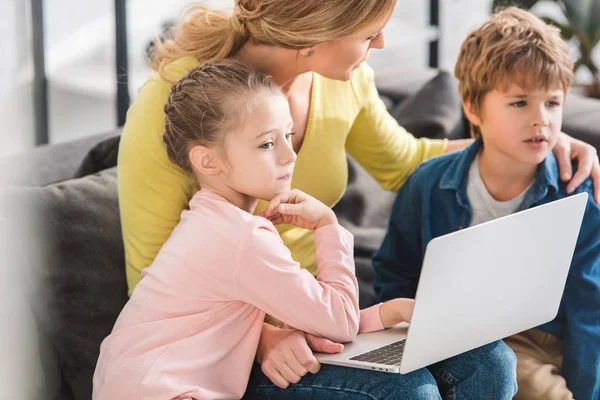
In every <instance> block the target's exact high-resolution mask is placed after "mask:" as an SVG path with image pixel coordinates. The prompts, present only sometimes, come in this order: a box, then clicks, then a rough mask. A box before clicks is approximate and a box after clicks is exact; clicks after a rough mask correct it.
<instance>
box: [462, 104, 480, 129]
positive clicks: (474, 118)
mask: <svg viewBox="0 0 600 400" xmlns="http://www.w3.org/2000/svg"><path fill="white" fill-rule="evenodd" d="M463 110H464V112H465V116H466V117H467V119H468V120H469V122H470V123H471V125H474V126H479V125H481V117H479V115H478V114H477V112H475V108H473V103H471V101H469V100H464V101H463Z"/></svg>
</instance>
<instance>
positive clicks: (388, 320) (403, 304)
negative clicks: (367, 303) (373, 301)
mask: <svg viewBox="0 0 600 400" xmlns="http://www.w3.org/2000/svg"><path fill="white" fill-rule="evenodd" d="M414 308H415V301H414V300H413V299H404V298H399V299H392V300H388V301H386V302H385V303H383V304H382V305H380V306H379V316H380V317H381V322H382V324H383V327H384V328H391V327H392V326H394V325H397V324H399V323H400V322H410V320H411V319H412V313H413V309H414Z"/></svg>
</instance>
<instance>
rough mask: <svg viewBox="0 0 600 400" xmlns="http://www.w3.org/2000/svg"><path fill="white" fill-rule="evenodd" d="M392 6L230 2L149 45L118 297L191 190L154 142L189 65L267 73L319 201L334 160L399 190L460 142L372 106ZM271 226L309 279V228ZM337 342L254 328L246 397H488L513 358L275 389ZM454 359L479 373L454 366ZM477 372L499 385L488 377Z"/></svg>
mask: <svg viewBox="0 0 600 400" xmlns="http://www.w3.org/2000/svg"><path fill="white" fill-rule="evenodd" d="M395 3H396V1H395V0H344V1H327V2H324V1H321V0H303V1H292V0H289V1H285V0H237V1H236V6H235V9H234V11H233V13H232V14H230V13H227V12H217V11H209V10H207V9H206V8H205V7H202V6H196V7H192V8H190V9H189V10H188V11H187V12H186V13H185V14H184V15H183V17H182V19H181V22H180V24H179V26H178V29H177V30H176V32H175V37H174V39H173V40H168V41H166V42H165V43H164V44H162V45H160V44H159V45H158V46H157V54H156V57H155V59H154V67H155V69H156V70H157V71H158V74H157V76H154V77H152V78H150V79H149V80H148V81H147V82H146V84H145V85H144V86H143V87H142V89H141V90H140V92H139V95H138V97H137V99H136V100H135V102H134V103H133V105H132V106H131V108H130V110H129V113H128V117H127V123H126V126H125V129H124V132H123V137H122V140H121V148H120V152H119V167H118V168H119V171H118V172H119V202H120V207H121V218H122V227H123V237H124V242H125V251H126V263H127V278H128V284H129V288H130V291H131V290H133V288H134V286H135V285H136V284H137V282H138V281H139V279H140V273H141V270H142V269H144V268H145V267H147V266H149V265H150V264H151V263H152V261H153V259H154V257H155V255H156V253H157V252H158V250H159V249H160V247H161V246H162V245H163V243H164V242H165V241H166V239H167V238H168V237H169V235H170V233H171V231H172V230H173V228H174V226H175V225H176V224H177V222H178V221H179V217H180V214H181V211H182V210H183V209H184V208H185V207H186V204H187V203H188V202H189V199H190V198H191V197H192V195H193V194H194V192H195V188H194V186H193V185H192V184H191V182H190V181H189V180H188V178H187V177H186V175H185V173H184V172H183V171H182V170H180V169H178V168H176V167H174V166H173V165H171V163H170V162H169V160H168V158H167V155H166V152H165V149H164V147H163V145H162V141H161V137H162V134H163V132H164V119H165V115H164V112H163V109H164V105H165V104H166V102H167V98H168V95H169V93H170V87H171V84H172V83H174V82H175V81H177V80H178V79H179V78H180V77H182V76H183V75H185V74H186V73H187V72H188V71H189V70H190V69H192V68H193V67H195V66H198V65H200V64H201V63H205V62H209V61H216V60H219V59H223V58H227V57H233V58H236V59H238V60H240V61H242V62H243V63H245V64H247V65H249V66H250V67H252V68H254V69H257V70H259V71H261V72H263V73H265V74H268V75H271V76H272V77H273V79H274V80H275V82H276V83H277V84H279V86H280V87H281V88H282V89H283V90H284V92H285V93H286V96H287V98H288V101H289V103H290V111H291V114H292V119H293V122H294V128H293V131H294V132H295V135H294V150H295V151H296V152H297V153H298V159H297V161H296V168H295V173H294V179H293V181H292V187H294V188H298V189H300V190H303V191H305V192H307V193H308V194H310V195H312V196H313V197H316V198H318V199H319V200H321V201H322V202H324V203H325V204H327V205H329V206H333V205H334V204H335V203H336V202H337V201H338V200H339V198H340V197H341V196H342V195H343V193H344V190H345V187H346V182H347V170H346V151H347V152H348V153H349V154H351V155H352V156H353V157H354V158H355V159H356V160H357V161H358V162H359V163H361V164H362V166H363V167H365V169H366V170H367V171H368V172H369V173H371V175H372V176H373V177H374V178H375V179H377V180H378V182H379V183H380V184H381V185H382V186H383V187H384V188H386V189H389V190H394V191H397V190H398V189H399V187H400V186H401V185H402V183H403V182H404V180H405V179H406V177H407V176H408V175H409V174H410V172H411V171H412V170H414V168H416V167H417V166H418V164H419V163H420V162H422V161H424V160H425V159H427V158H430V157H433V156H436V155H439V154H442V153H444V152H447V151H453V150H457V149H460V148H463V147H465V146H466V145H468V144H469V143H470V140H463V141H450V142H448V141H446V140H438V141H436V140H428V139H419V140H417V139H415V138H414V137H412V136H411V135H410V134H408V133H407V132H406V131H405V130H404V129H402V128H401V127H400V126H399V125H398V124H397V122H396V121H395V120H394V119H393V118H392V117H391V116H390V115H389V114H388V113H387V111H386V108H385V106H384V105H383V103H382V102H381V101H380V99H379V97H378V94H377V90H376V88H375V85H374V82H373V72H372V70H371V69H370V68H369V67H368V66H366V65H365V64H364V61H365V60H366V59H367V58H368V54H369V50H370V49H371V48H375V49H379V48H383V47H384V44H385V36H384V33H383V27H384V26H385V24H386V22H387V21H388V19H389V17H390V15H391V14H392V12H393V9H394V6H395ZM561 149H562V150H561V152H560V153H559V158H561V159H563V162H562V165H565V166H567V167H563V168H562V171H563V174H564V173H569V174H570V171H569V170H568V166H569V165H570V162H569V161H568V158H569V157H568V154H569V153H570V154H572V155H578V156H579V161H580V165H579V171H578V175H577V176H576V179H577V180H575V178H574V181H573V182H571V184H572V185H573V184H574V185H576V184H578V183H579V182H581V181H582V180H583V178H585V177H587V176H589V175H590V173H592V175H593V177H594V178H595V181H598V176H599V175H600V166H599V165H598V160H597V157H596V153H595V150H594V149H593V148H592V147H591V146H588V145H586V144H583V143H581V142H579V141H575V140H574V139H572V138H569V137H568V136H566V135H563V136H562V138H561ZM561 155H562V157H561ZM263 209H264V204H262V205H259V207H258V208H257V211H256V212H257V213H260V212H262V210H263ZM278 229H279V233H280V235H281V238H282V239H283V241H284V243H285V244H286V246H287V247H288V248H290V250H291V252H292V255H293V258H294V259H295V260H296V261H298V262H300V264H301V265H302V266H303V267H304V268H307V269H308V270H309V271H314V264H315V263H314V257H315V255H314V248H313V245H312V243H313V242H314V241H313V237H312V234H311V232H307V231H304V230H301V229H298V228H293V227H290V226H281V227H279V228H278ZM340 346H341V345H338V344H334V343H331V342H328V341H325V340H323V339H319V338H316V337H312V336H310V335H304V334H303V333H301V332H297V331H293V330H285V329H278V328H275V327H273V326H270V325H267V324H265V325H264V327H263V332H262V334H261V341H260V344H259V353H258V356H257V361H259V362H261V363H262V371H264V373H263V372H261V370H260V367H256V368H255V369H254V371H253V375H252V378H251V381H250V386H249V388H248V391H247V394H246V396H247V397H248V398H251V397H254V396H256V397H258V398H265V397H268V396H269V395H273V396H276V397H277V398H283V397H284V395H290V396H292V397H293V396H295V395H298V396H302V395H304V396H307V395H309V394H312V395H315V396H317V395H318V396H319V398H327V396H331V397H332V398H333V396H335V395H338V396H342V397H347V396H348V395H347V394H344V392H343V390H350V391H352V393H367V392H368V393H373V391H376V390H385V388H386V387H387V386H386V385H390V382H392V383H391V387H395V388H396V389H397V392H398V393H399V394H401V397H404V398H413V397H416V398H422V397H424V396H425V397H426V396H429V397H428V398H439V397H440V392H441V393H442V394H444V393H446V391H454V392H461V391H469V393H471V396H473V395H474V394H473V393H474V391H476V390H477V388H476V387H475V386H477V383H478V382H479V385H481V384H482V383H483V384H485V385H487V386H486V387H487V388H488V389H489V385H490V382H497V383H498V391H502V390H504V388H505V387H506V386H507V381H509V382H510V381H511V377H510V376H507V375H506V374H505V375H503V374H502V371H506V370H507V369H508V368H507V367H509V366H510V365H511V363H512V360H511V359H510V354H508V355H507V353H506V351H505V350H506V349H504V348H500V347H498V346H496V347H494V348H487V347H484V348H481V349H478V350H476V351H474V352H470V353H466V354H465V355H463V356H459V357H455V358H454V359H451V360H448V361H447V362H444V363H440V364H439V365H436V366H434V367H430V369H424V370H421V371H417V372H415V373H413V374H409V375H406V376H403V375H397V376H395V377H394V378H390V377H389V376H385V374H378V373H369V372H368V371H365V372H361V371H359V370H349V369H341V368H338V367H333V366H324V367H323V369H322V370H321V371H320V372H319V373H318V374H314V375H311V376H306V377H305V378H304V379H302V381H301V385H292V386H291V387H290V388H289V389H288V390H285V391H284V390H281V389H279V388H285V387H288V385H289V384H290V383H296V382H298V381H299V380H300V378H301V377H303V376H305V375H306V373H307V372H313V373H315V372H317V371H318V370H319V368H320V366H319V364H318V362H317V361H316V359H315V358H314V356H313V355H312V352H311V349H312V350H314V351H338V350H339V348H340ZM473 360H477V362H476V363H475V364H474V363H473ZM499 360H500V361H499ZM465 363H467V364H469V365H470V366H477V368H462V367H461V366H462V365H464V364H465ZM367 374H369V375H367ZM486 374H496V375H497V376H496V379H493V380H487V379H486V378H485V377H486V376H488V375H486ZM384 376H385V378H384ZM448 376H451V377H453V378H452V379H447V378H448ZM502 378H505V379H502ZM269 380H270V381H272V382H273V383H271V382H270V381H269ZM486 380H487V382H486ZM438 384H439V388H438ZM365 385H366V386H365ZM342 386H344V388H342ZM371 386H372V387H371ZM366 387H367V388H366ZM318 388H321V389H318ZM365 388H366V389H365ZM296 389H298V391H295V390H296ZM300 390H304V392H302V394H301V393H300ZM307 390H308V392H307ZM311 390H312V391H311ZM317 390H326V391H327V393H324V392H316V391H317ZM317 393H318V394H317Z"/></svg>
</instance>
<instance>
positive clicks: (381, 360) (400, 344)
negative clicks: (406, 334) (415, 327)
mask: <svg viewBox="0 0 600 400" xmlns="http://www.w3.org/2000/svg"><path fill="white" fill-rule="evenodd" d="M404 343H406V339H402V340H399V341H397V342H394V343H390V344H387V345H385V346H382V347H379V348H377V349H375V350H371V351H367V352H366V353H362V354H359V355H357V356H354V357H352V358H350V359H351V360H354V361H364V362H370V363H377V364H385V365H400V361H402V353H403V352H404Z"/></svg>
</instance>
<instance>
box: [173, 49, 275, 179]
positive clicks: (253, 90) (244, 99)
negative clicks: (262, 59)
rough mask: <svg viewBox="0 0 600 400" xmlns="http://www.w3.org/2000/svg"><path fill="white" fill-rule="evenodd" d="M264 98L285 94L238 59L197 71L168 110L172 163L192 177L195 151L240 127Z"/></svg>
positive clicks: (176, 89) (181, 85)
mask: <svg viewBox="0 0 600 400" xmlns="http://www.w3.org/2000/svg"><path fill="white" fill-rule="evenodd" d="M260 94H266V95H281V96H283V92H282V91H281V89H280V88H279V87H278V86H277V85H276V84H275V82H273V80H272V79H271V78H270V77H268V76H266V75H264V74H262V73H260V72H258V71H255V70H254V69H252V68H250V67H248V66H246V65H244V64H242V63H240V62H238V61H235V60H231V59H229V60H221V61H218V62H215V63H209V64H205V65H203V66H200V67H196V68H194V69H192V70H190V72H188V74H187V75H185V76H184V77H183V78H181V80H180V81H179V82H178V83H177V84H175V85H173V87H172V88H171V94H170V95H169V100H168V101H167V104H166V105H165V107H164V111H165V133H164V135H163V141H164V143H165V145H166V148H167V155H168V156H169V160H171V162H173V163H174V164H176V165H177V166H179V167H180V168H182V169H183V170H184V171H186V172H188V173H190V174H191V173H192V172H193V170H192V166H191V163H190V160H189V151H190V150H191V148H192V147H193V146H195V145H203V146H208V147H210V146H215V145H220V144H221V143H222V140H223V137H224V134H225V133H226V132H228V131H231V130H235V129H236V128H237V127H239V126H240V125H241V124H242V123H243V121H244V119H245V117H246V116H247V115H248V113H249V112H250V111H251V110H250V109H251V107H252V102H253V100H254V99H255V98H256V97H257V96H258V95H260Z"/></svg>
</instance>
